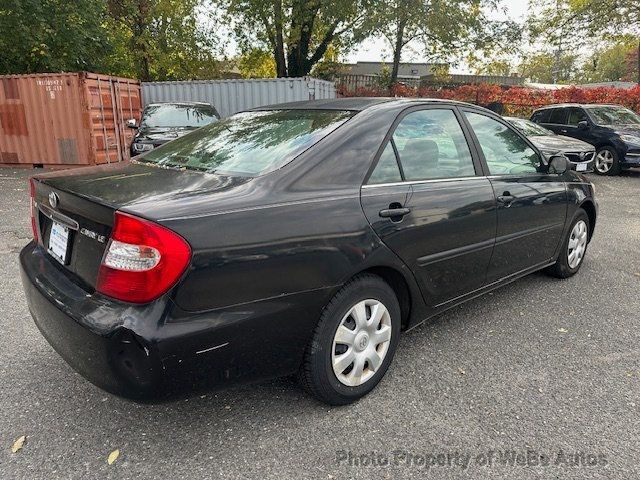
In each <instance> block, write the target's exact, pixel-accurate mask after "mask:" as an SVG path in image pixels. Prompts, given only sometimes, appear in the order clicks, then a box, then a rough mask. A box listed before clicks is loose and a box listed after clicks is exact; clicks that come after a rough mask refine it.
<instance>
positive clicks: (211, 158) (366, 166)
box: [20, 98, 597, 404]
mask: <svg viewBox="0 0 640 480" xmlns="http://www.w3.org/2000/svg"><path fill="white" fill-rule="evenodd" d="M31 206H32V218H31V222H32V226H33V236H34V239H33V241H32V242H31V243H29V244H28V245H27V246H26V247H25V248H24V249H23V250H22V252H21V254H20V263H21V272H22V280H23V284H24V288H25V292H26V296H27V300H28V304H29V309H30V311H31V313H32V315H33V317H34V319H35V322H36V324H37V326H38V327H39V329H40V330H41V332H42V334H43V335H44V336H45V337H46V338H47V340H48V341H49V342H50V343H51V345H53V347H54V348H55V349H56V350H57V351H58V352H59V353H60V355H61V356H62V357H64V358H65V359H66V360H67V362H68V363H70V364H71V365H72V366H73V367H74V368H75V369H77V370H78V371H79V372H80V373H81V374H83V375H84V376H86V378H88V379H89V380H91V381H92V382H94V383H95V384H97V385H99V386H101V387H103V388H105V389H107V390H109V391H112V392H115V393H118V394H122V395H127V396H131V397H149V396H151V397H155V396H158V395H161V394H164V393H168V392H175V391H176V390H177V391H183V387H184V386H185V385H186V386H187V387H188V388H192V387H193V386H194V385H211V384H217V385H221V384H229V383H232V382H236V381H245V382H246V381H251V380H258V379H265V378H269V377H275V376H282V375H288V374H292V373H297V374H298V376H299V378H300V380H301V383H302V385H303V386H304V387H305V388H306V389H307V390H308V391H309V392H310V393H312V394H313V395H315V396H316V397H317V398H319V399H321V400H323V401H325V402H328V403H331V404H346V403H349V402H352V401H354V400H356V399H358V398H360V397H362V396H363V395H365V394H366V393H368V392H369V391H370V390H372V389H373V388H374V387H375V385H376V384H377V383H378V382H379V381H380V379H381V378H382V377H383V375H384V374H385V372H386V370H387V368H388V367H389V364H390V363H391V360H392V358H393V356H394V353H395V350H396V347H397V346H398V341H399V338H400V332H401V331H403V330H408V329H410V328H412V327H414V326H416V325H418V324H420V323H422V322H424V321H425V320H426V319H428V318H430V317H432V316H434V315H436V314H438V313H440V312H442V311H444V310H447V309H449V308H451V307H453V306H455V305H458V304H460V303H461V302H464V301H466V300H469V299H472V298H475V297H477V296H478V295H480V294H482V293H485V292H488V291H490V290H493V289H495V288H497V287H500V286H502V285H505V284H507V283H509V282H512V281H513V280H515V279H517V278H519V277H522V276H524V275H527V274H529V273H531V272H534V271H536V270H540V269H546V271H547V272H549V273H550V274H551V275H554V276H556V277H562V278H565V277H570V276H572V275H574V274H575V273H576V272H578V270H579V269H580V266H581V265H582V263H583V260H584V256H585V253H586V250H587V246H588V243H589V241H590V239H591V237H592V235H593V232H594V227H595V224H596V212H597V207H596V202H595V199H594V192H593V186H592V185H591V184H590V183H589V182H588V181H587V180H586V179H585V178H584V177H582V176H581V175H580V174H578V173H576V172H573V171H571V170H570V169H569V168H568V161H567V159H566V158H565V157H562V156H559V157H553V158H551V159H550V161H547V160H546V159H545V158H544V157H543V156H542V155H541V154H540V152H539V151H538V150H537V148H536V147H535V146H534V145H532V144H531V143H530V142H529V141H528V140H527V139H526V137H524V136H523V135H521V134H520V133H519V132H517V131H516V130H515V129H513V128H512V127H511V126H509V125H508V123H506V122H505V121H504V120H503V119H502V118H501V117H499V116H497V115H495V114H493V113H491V112H489V111H487V110H484V109H482V108H479V107H474V106H472V105H466V104H462V103H454V102H448V101H439V100H415V99H414V100H397V99H383V98H377V99H339V100H324V101H313V102H303V103H295V104H285V105H278V106H272V107H264V108H262V109H257V110H254V111H249V112H245V113H240V114H237V115H234V116H232V117H230V118H228V119H226V120H222V121H220V122H217V123H214V124H211V125H209V126H206V127H204V128H202V129H199V130H197V131H195V132H193V133H191V134H188V135H186V136H184V137H181V138H179V139H177V140H175V141H173V142H170V143H168V144H166V145H164V146H162V147H159V148H158V149H154V150H152V151H151V152H149V153H147V154H145V155H143V156H141V157H139V160H138V161H132V162H129V163H125V164H119V165H107V166H99V167H91V168H87V169H78V170H74V171H70V172H59V171H58V172H51V173H48V174H44V175H38V176H36V177H34V178H33V179H32V180H31Z"/></svg>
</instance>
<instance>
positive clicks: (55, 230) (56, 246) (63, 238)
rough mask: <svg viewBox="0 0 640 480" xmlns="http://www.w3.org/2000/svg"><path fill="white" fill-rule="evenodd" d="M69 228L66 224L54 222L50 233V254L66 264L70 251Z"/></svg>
mask: <svg viewBox="0 0 640 480" xmlns="http://www.w3.org/2000/svg"><path fill="white" fill-rule="evenodd" d="M68 247H69V229H68V228H67V227H65V226H64V225H60V224H59V223H56V222H53V225H52V226H51V234H50V235H49V254H50V255H51V256H52V257H53V258H55V259H56V260H58V261H59V262H60V263H62V264H63V265H65V264H66V263H67V253H68V251H69V248H68Z"/></svg>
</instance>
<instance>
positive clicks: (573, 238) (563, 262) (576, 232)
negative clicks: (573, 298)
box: [547, 209, 589, 278]
mask: <svg viewBox="0 0 640 480" xmlns="http://www.w3.org/2000/svg"><path fill="white" fill-rule="evenodd" d="M588 245H589V217H588V216H587V213H586V212H585V211H584V210H582V209H580V210H578V213H577V214H576V216H575V218H574V219H573V223H572V224H571V228H570V229H569V234H568V235H567V237H566V238H565V240H564V242H563V244H562V249H561V250H560V255H558V260H557V261H556V263H555V265H553V266H551V267H549V268H548V269H547V272H548V273H549V274H550V275H553V276H554V277H557V278H569V277H572V276H573V275H575V274H576V273H578V270H580V267H581V266H582V263H583V261H584V256H585V254H586V253H587V246H588Z"/></svg>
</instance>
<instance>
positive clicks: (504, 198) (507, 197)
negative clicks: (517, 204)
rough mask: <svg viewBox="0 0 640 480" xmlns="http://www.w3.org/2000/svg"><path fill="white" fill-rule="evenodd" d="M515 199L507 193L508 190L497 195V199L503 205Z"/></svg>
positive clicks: (509, 203)
mask: <svg viewBox="0 0 640 480" xmlns="http://www.w3.org/2000/svg"><path fill="white" fill-rule="evenodd" d="M515 199H516V197H514V196H513V195H511V194H509V192H504V194H503V195H498V201H499V202H500V203H503V204H504V205H505V206H507V207H508V206H509V205H511V204H512V203H513V201H514V200H515Z"/></svg>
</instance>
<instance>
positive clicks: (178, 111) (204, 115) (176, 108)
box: [140, 103, 218, 128]
mask: <svg viewBox="0 0 640 480" xmlns="http://www.w3.org/2000/svg"><path fill="white" fill-rule="evenodd" d="M216 120H218V117H217V116H216V113H215V111H214V110H213V108H211V107H209V106H206V105H202V106H200V105H180V104H173V103H163V104H157V105H149V106H148V107H147V108H145V109H144V113H143V115H142V121H141V122H140V126H141V127H149V128H161V127H196V128H197V127H203V126H205V125H208V124H210V123H211V122H215V121H216Z"/></svg>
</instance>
